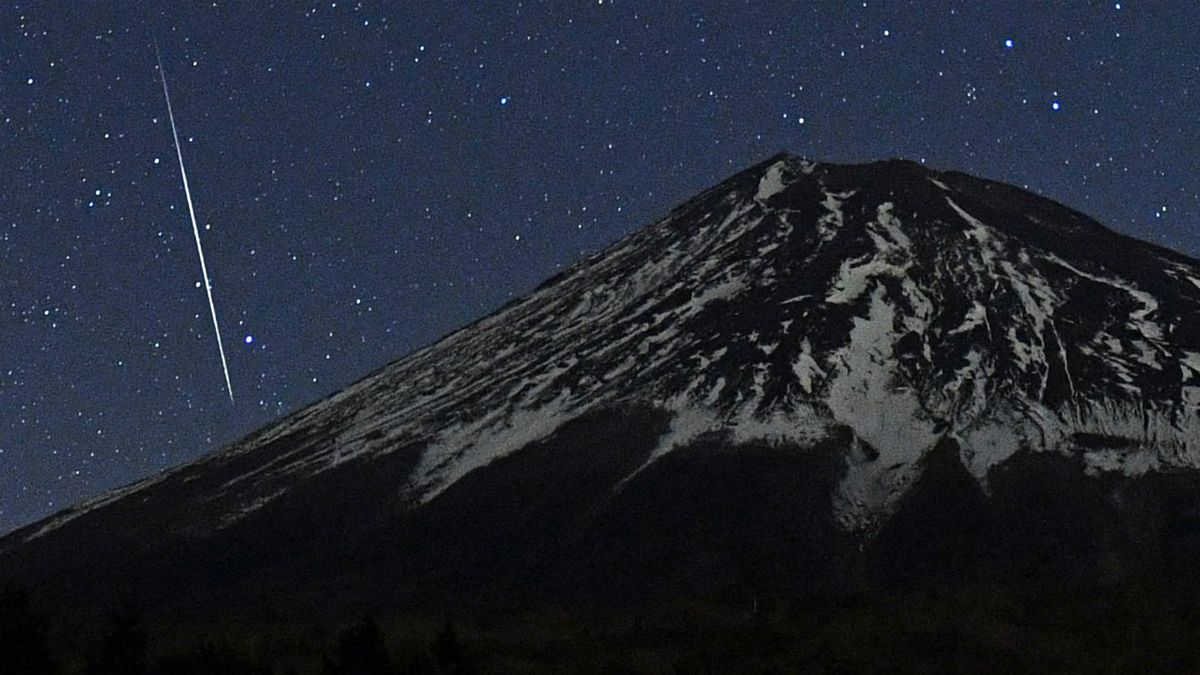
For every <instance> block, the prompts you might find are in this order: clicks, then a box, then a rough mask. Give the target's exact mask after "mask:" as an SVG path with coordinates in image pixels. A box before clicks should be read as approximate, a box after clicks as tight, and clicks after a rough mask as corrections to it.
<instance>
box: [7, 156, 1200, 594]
mask: <svg viewBox="0 0 1200 675" xmlns="http://www.w3.org/2000/svg"><path fill="white" fill-rule="evenodd" d="M1198 466H1200V263H1198V262H1197V261H1195V260H1192V259H1190V258H1187V257H1185V256H1182V255H1179V254H1176V253H1173V252H1171V251H1168V250H1165V249H1162V248H1159V247H1156V246H1153V245H1150V244H1147V243H1144V242H1140V241H1137V240H1134V239H1131V238H1128V237H1125V236H1122V235H1119V234H1116V233H1114V232H1112V231H1110V230H1108V229H1106V228H1104V227H1103V226H1101V225H1099V224H1097V223H1096V222H1095V221H1093V220H1091V219H1089V218H1088V217H1086V216H1083V215H1081V214H1079V213H1076V212H1074V211H1071V210H1070V209H1068V208H1065V207H1063V206H1061V205H1059V204H1057V203H1054V202H1052V201H1050V200H1047V199H1044V198H1041V197H1038V196H1035V195H1033V194H1030V193H1028V192H1026V191H1023V190H1020V189H1017V188H1014V187H1012V186H1008V185H1003V184H1000V183H995V182H990V181H986V180H982V179H979V178H975V177H972V176H968V175H964V174H961V173H955V172H943V171H935V170H931V169H928V168H926V167H924V166H921V165H918V164H915V163H912V162H907V161H884V162H876V163H871V164H863V165H834V164H824V163H816V162H811V161H806V160H803V159H799V158H796V157H792V156H789V155H778V156H776V157H773V158H771V159H769V160H768V161H766V162H764V163H761V164H758V165H756V166H754V167H751V168H750V169H747V170H746V171H743V172H741V173H739V174H737V175H735V176H733V177H731V178H729V179H728V180H726V181H724V182H722V183H720V184H719V185H717V186H715V187H713V188H710V189H708V190H706V191H704V192H703V193H701V194H699V195H697V196H696V197H695V198H693V199H691V200H689V201H688V202H686V203H684V204H682V205H681V206H679V207H677V208H675V209H674V210H672V211H671V212H670V213H669V214H668V215H667V216H666V217H665V218H663V219H662V220H659V221H658V222H656V223H653V224H651V225H649V226H647V227H645V228H643V229H641V230H639V231H637V232H635V233H634V234H632V235H630V236H628V237H626V238H624V239H622V240H621V241H619V242H617V243H616V244H614V245H613V246H611V247H609V248H608V249H607V250H605V251H603V252H601V253H599V254H597V255H594V256H592V257H590V258H588V259H586V260H584V261H582V262H580V263H578V264H576V265H574V266H573V267H572V268H570V269H569V270H567V271H565V272H563V273H561V274H559V275H557V276H556V277H554V278H552V279H550V280H548V281H546V282H545V283H544V284H542V285H541V286H539V287H538V288H537V289H535V290H534V291H533V292H531V293H529V294H528V295H526V296H525V297H523V298H521V299H520V300H518V301H515V302H513V303H510V304H509V305H507V306H505V307H503V308H501V309H500V310H499V311H497V312H495V313H494V314H492V315H490V316H488V317H486V318H484V319H482V320H480V321H478V322H476V323H474V324H471V325H469V326H467V327H465V328H463V329H461V330H459V331H457V332H454V333H452V334H450V335H448V336H447V337H445V338H443V339H442V340H440V341H438V342H437V343H435V344H433V345H431V346H429V347H426V348H424V349H421V350H419V351H417V352H415V353H413V354H410V355H409V356H406V357H404V358H402V359H400V360H399V361H396V362H394V363H392V364H390V365H388V366H386V367H384V368H382V369H380V370H379V371H376V372H375V373H372V374H371V375H369V376H367V377H366V378H364V379H363V380H361V381H359V382H358V383H356V384H354V385H352V386H350V387H347V388H346V389H344V390H342V391H340V392H338V393H336V394H335V395H333V396H331V397H329V398H328V399H326V400H323V401H321V402H319V403H316V404H315V405H312V406H310V407H308V408H306V409H304V410H301V411H300V412H298V413H296V414H293V415H291V416H289V417H287V418H285V419H283V420H281V421H279V422H278V423H275V424H273V425H271V426H269V427H266V428H264V429H262V430H261V431H259V432H256V433H254V434H252V435H250V436H249V437H247V438H245V439H244V440H242V441H240V442H238V443H235V444H233V445H231V446H229V447H227V448H225V449H224V450H222V451H219V452H216V453H214V454H212V455H210V456H207V457H205V458H203V459H201V460H199V461H197V462H195V463H192V464H189V465H186V466H183V467H180V468H178V469H175V470H172V471H168V472H166V473H163V474H160V475H158V476H155V477H153V478H150V479H148V480H145V481H142V482H141V483H137V484H135V485H132V486H130V487H128V488H124V489H121V490H118V491H115V492H113V493H110V494H108V495H104V496H102V497H100V498H99V499H96V500H93V501H91V502H88V503H84V504H80V505H78V506H76V507H74V508H72V509H69V510H67V511H64V512H62V513H59V514H57V515H56V516H54V517H52V518H49V519H47V520H45V521H43V522H41V523H37V524H35V525H32V526H30V527H27V528H25V529H23V530H20V531H17V532H15V533H13V534H11V535H10V536H8V537H7V538H5V539H3V540H0V576H2V575H4V574H6V573H9V574H12V575H15V576H18V577H23V578H30V579H32V580H34V581H35V582H36V581H38V580H41V581H49V580H52V579H57V580H61V579H68V580H69V582H66V583H65V587H69V588H73V589H76V590H78V589H80V588H85V587H86V588H98V587H103V588H106V589H111V592H112V593H113V594H114V595H116V594H120V593H122V592H128V590H129V589H137V591H136V592H137V593H139V594H141V595H142V596H144V597H150V598H154V599H158V600H162V601H164V602H166V601H170V602H180V603H185V602H188V601H189V600H188V598H189V597H192V596H196V597H199V596H200V595H202V594H203V593H208V594H210V595H211V592H212V589H219V592H227V593H233V590H234V589H251V588H252V589H255V591H254V593H255V597H258V598H267V599H268V600H267V601H269V602H274V601H276V600H278V599H279V598H281V597H284V596H289V595H304V596H305V597H306V598H323V597H331V596H337V597H339V598H341V597H346V596H347V595H355V594H357V596H359V597H378V594H380V593H385V594H389V595H390V596H394V597H397V598H415V597H430V594H433V595H437V594H439V593H441V594H454V593H469V592H471V593H473V592H478V593H484V594H491V595H492V596H496V597H500V596H505V595H512V594H517V593H518V592H520V593H533V594H539V593H549V592H554V593H561V592H570V593H585V594H586V593H597V594H608V593H612V592H618V593H619V592H633V591H636V592H639V593H641V592H686V591H692V590H704V591H707V590H719V589H720V588H722V587H726V586H746V587H757V586H759V585H763V584H765V585H778V586H781V587H787V588H791V589H800V590H819V591H830V590H837V589H839V588H846V587H850V586H855V585H858V586H861V585H862V584H864V583H865V584H868V585H869V584H872V583H876V582H879V583H883V582H886V581H887V580H889V579H892V580H895V579H909V578H921V579H924V578H936V579H944V578H947V577H950V578H959V577H961V576H962V575H971V574H984V573H1003V574H1007V575H1013V576H1018V577H1020V576H1022V575H1024V576H1036V575H1046V576H1047V578H1054V579H1060V578H1064V577H1070V578H1075V579H1090V578H1095V577H1098V576H1101V575H1104V574H1124V573H1127V572H1129V571H1130V570H1136V571H1138V572H1139V573H1140V572H1149V573H1160V572H1161V573H1167V572H1165V571H1169V570H1171V569H1176V568H1177V567H1178V566H1179V565H1182V564H1183V562H1182V561H1183V560H1184V559H1185V558H1188V557H1192V558H1194V555H1195V554H1196V552H1198V551H1200V527H1197V524H1200V516H1198V515H1197V514H1200V490H1197V489H1196V486H1197V485H1200V483H1198V482H1197V481H1196V475H1197V474H1196V470H1197V467H1198ZM1135 530H1136V531H1137V532H1138V533H1137V534H1132V532H1134V531H1135ZM101 561H104V562H103V563H102V562H101ZM1164 570H1165V571H1164ZM55 583H62V582H60V581H56V582H55ZM298 587H299V588H303V589H304V590H303V591H302V592H297V591H295V590H294V589H295V588H298ZM197 589H204V590H203V593H202V592H201V590H197ZM206 597H209V596H206Z"/></svg>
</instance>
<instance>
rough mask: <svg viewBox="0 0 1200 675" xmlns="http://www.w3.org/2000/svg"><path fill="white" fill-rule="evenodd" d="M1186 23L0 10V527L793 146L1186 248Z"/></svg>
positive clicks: (81, 494)
mask: <svg viewBox="0 0 1200 675" xmlns="http://www.w3.org/2000/svg"><path fill="white" fill-rule="evenodd" d="M1196 26H1200V3H1196V2H1194V1H1193V0H1156V1H1155V2H1144V3H1143V2H1140V1H1138V0H1128V1H1122V2H1120V3H1116V2H1112V1H1108V2H1084V1H1074V2H1069V3H1032V2H1030V3H1024V2H1000V1H997V2H975V1H971V2H960V1H945V0H920V1H918V2H884V1H882V0H870V1H868V2H834V1H833V0H827V1H821V2H765V1H762V2H739V1H734V0H719V1H715V2H666V1H663V2H658V1H650V2H636V1H633V0H590V1H588V2H582V1H581V2H573V1H570V0H554V1H550V2H531V1H526V2H509V1H507V0H488V1H487V2H478V3H470V2H464V3H443V2H425V1H416V2H372V1H366V0H364V1H362V2H354V1H349V2H347V1H345V0H339V1H338V2H328V1H325V2H265V1H260V0H256V1H255V2H234V1H233V0H219V1H217V2H211V1H208V2H191V1H182V0H181V1H178V2H176V1H174V0H172V1H171V2H126V1H121V2H101V1H94V2H76V1H74V0H69V1H67V0H60V1H53V0H47V1H42V2H19V3H15V4H13V3H11V2H10V3H8V4H5V5H3V6H2V7H0V532H2V531H7V530H10V529H12V528H14V527H16V526H19V525H21V524H23V523H27V522H30V521H32V520H34V519H36V518H39V517H42V516H45V515H48V514H50V513H52V512H54V511H56V510H58V509H61V508H64V507H66V506H68V505H70V504H71V503H73V502H75V501H78V500H80V499H83V498H86V497H89V496H93V495H96V494H98V493H100V492H102V491H104V490H106V489H110V488H113V487H116V486H119V485H122V484H126V483H129V482H131V481H134V480H136V479H138V478H141V477H143V476H146V475H149V474H152V473H154V472H157V471H160V470H163V469H165V468H167V467H170V466H173V465H177V464H180V463H183V462H187V461H189V460H192V459H195V458H196V457H198V456H199V455H201V454H203V453H206V452H209V451H212V450H214V449H217V448H219V447H221V446H222V445H224V444H226V443H228V442H231V441H233V440H236V439H237V438H238V437H240V436H242V435H244V434H245V433H247V432H249V431H252V430H253V429H255V428H257V427H259V426H262V425H264V424H266V423H268V422H270V421H271V420H273V419H276V418H278V417H280V416H281V415H284V414H286V413H288V412H290V411H293V410H296V409H297V408H299V407H301V406H303V405H305V404H306V403H309V402H312V401H315V400H317V399H320V398H322V397H324V396H326V395H328V394H329V393H331V392H333V391H335V390H336V389H338V388H339V387H341V386H344V385H346V384H349V383H351V382H353V381H355V380H357V379H358V378H360V377H361V376H362V375H364V374H366V373H367V372H368V371H370V370H373V369H375V368H377V367H379V366H381V365H383V364H385V363H387V362H389V361H392V360H394V359H396V358H398V357H401V356H403V355H404V354H406V353H408V352H410V351H412V350H413V349H415V348H417V347H419V346H422V345H424V344H427V343H429V342H431V341H433V340H435V339H437V338H438V337H439V336H441V335H443V334H445V333H446V332H448V331H449V330H451V329H453V328H455V327H457V326H460V325H462V324H464V323H466V322H468V321H470V320H472V319H474V318H478V317H480V316H482V315H484V314H486V313H488V312H489V311H490V310H492V309H495V308H496V307H498V306H500V305H501V304H503V303H504V302H506V301H507V300H509V299H511V298H512V297H513V296H514V295H519V294H521V293H522V292H524V291H526V290H529V289H530V288H531V287H532V286H534V285H536V283H537V282H538V281H540V280H541V279H543V278H545V277H547V276H549V275H551V274H553V273H554V272H555V271H556V270H558V269H559V268H561V267H563V266H566V265H569V264H571V263H572V262H573V261H575V260H577V259H579V258H580V257H581V256H583V255H585V254H587V253H590V252H593V251H596V250H599V249H600V248H602V247H604V246H605V245H607V244H608V243H610V242H612V241H614V240H615V239H617V238H619V237H621V236H623V235H625V234H628V233H630V232H631V231H633V230H635V229H636V228H638V227H639V226H641V225H643V224H645V223H647V222H649V221H651V220H653V219H655V218H656V217H658V216H661V215H663V214H665V213H666V212H667V211H668V210H669V209H670V208H671V207H672V206H673V205H675V204H677V203H679V202H681V201H683V200H685V199H687V198H688V197H689V196H691V195H692V194H694V193H696V192H698V191H699V190H701V189H703V188H704V187H706V186H708V185H711V184H713V183H715V182H717V181H719V180H721V179H722V178H724V177H726V176H727V175H729V174H731V173H733V172H734V171H736V170H738V169H740V168H743V167H745V166H747V165H749V164H751V163H754V162H756V161H760V160H762V159H764V158H766V157H767V156H769V155H771V154H774V153H775V152H777V151H780V150H789V151H791V152H793V153H796V154H799V155H803V156H807V157H811V158H814V159H818V160H825V161H834V162H856V161H867V160H872V159H880V158H886V157H905V158H909V159H914V160H917V161H922V162H926V163H928V164H929V165H932V166H936V167H939V168H954V169H959V170H964V171H968V172H971V173H975V174H978V175H982V176H985V177H988V178H994V179H999V180H1004V181H1008V182H1012V183H1016V184H1018V185H1025V186H1028V187H1029V188H1030V189H1033V190H1035V191H1037V192H1039V193H1041V194H1045V195H1047V196H1050V197H1052V198H1055V199H1057V200H1059V201H1062V202H1064V203H1066V204H1068V205H1070V206H1073V207H1075V208H1077V209H1080V210H1082V211H1084V212H1086V213H1088V214H1090V215H1092V216H1093V217H1095V218H1097V219H1098V220H1100V221H1101V222H1104V223H1106V224H1108V225H1109V226H1111V227H1113V228H1115V229H1117V230H1120V231H1122V232H1125V233H1128V234H1131V235H1133V236H1136V237H1139V238H1142V239H1147V240H1150V241H1153V242H1156V243H1159V244H1163V245H1166V246H1169V247H1172V248H1175V249H1178V250H1181V251H1183V252H1185V253H1188V254H1191V255H1200V228H1197V227H1196V225H1197V221H1198V217H1200V161H1198V160H1197V159H1196V151H1197V149H1200V143H1198V140H1200V138H1198V134H1200V131H1198V129H1200V125H1197V123H1196V115H1197V109H1198V104H1200V92H1198V91H1196V88H1197V87H1198V86H1200V84H1198V82H1200V48H1198V47H1197V46H1196V42H1195V35H1194V28H1195V27H1196ZM155 39H157V41H158V43H159V45H160V47H161V53H162V59H163V64H164V67H165V69H166V72H167V78H168V83H169V85H170V89H171V98H172V104H173V106H174V112H175V117H176V122H177V124H178V127H179V135H180V142H181V145H182V151H183V154H184V162H185V165H186V168H187V173H188V178H189V180H190V183H191V191H192V196H193V199H194V202H195V208H196V215H197V220H198V223H199V227H200V229H201V236H202V239H203V243H204V253H205V257H206V261H207V264H208V269H209V273H210V276H211V280H212V291H213V295H214V302H215V305H216V310H217V314H218V316H219V318H220V322H221V329H222V334H223V337H224V341H225V350H226V352H227V356H228V365H229V373H230V378H231V380H232V389H233V394H234V397H235V402H234V403H232V404H231V403H230V400H229V398H228V396H227V393H226V391H225V381H224V376H223V374H222V369H221V363H220V359H219V356H218V353H217V348H216V343H215V340H214V335H213V328H212V323H211V319H210V317H209V307H208V302H207V299H206V297H205V292H204V288H203V286H202V277H201V274H200V267H199V261H198V257H197V251H196V247H195V242H194V240H193V234H192V226H191V223H190V221H189V220H188V216H187V203H186V201H185V198H184V192H183V189H182V185H181V182H180V175H179V167H178V163H177V160H176V158H175V149H174V146H173V144H172V137H171V129H170V122H169V119H168V117H167V109H166V105H165V102H164V99H163V94H162V89H161V84H160V82H159V80H158V70H157V66H156V62H155V51H154V40H155Z"/></svg>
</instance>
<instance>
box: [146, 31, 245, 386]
mask: <svg viewBox="0 0 1200 675" xmlns="http://www.w3.org/2000/svg"><path fill="white" fill-rule="evenodd" d="M154 56H155V57H156V58H157V59H158V76H159V79H161V80H162V86H163V98H165V99H167V117H169V118H171V136H172V138H174V139H175V154H176V156H178V157H179V175H180V177H182V178H183V194H184V196H185V197H187V206H188V215H189V216H190V217H191V219H192V234H193V235H195V237H196V253H197V254H199V256H200V272H201V273H202V274H203V275H204V292H205V293H207V294H208V310H209V312H210V313H211V314H212V324H213V333H215V334H216V336H217V351H219V352H220V353H221V370H223V371H225V390H226V391H228V392H229V402H230V403H233V385H231V384H230V383H229V364H228V363H226V361H225V345H224V344H223V343H222V342H221V326H220V325H218V324H217V306H216V304H214V303H213V294H212V283H211V282H210V281H209V280H208V266H207V265H205V264H204V247H203V246H201V245H200V227H199V226H198V225H196V209H195V208H194V207H193V206H192V190H191V188H189V187H188V179H187V169H185V168H183V149H182V148H180V146H179V132H178V131H177V130H176V128H175V113H174V111H172V110H171V94H170V93H169V92H167V71H166V70H165V69H163V63H162V53H160V52H159V50H158V41H157V40H155V41H154Z"/></svg>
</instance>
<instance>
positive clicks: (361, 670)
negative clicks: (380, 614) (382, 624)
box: [325, 617, 395, 675]
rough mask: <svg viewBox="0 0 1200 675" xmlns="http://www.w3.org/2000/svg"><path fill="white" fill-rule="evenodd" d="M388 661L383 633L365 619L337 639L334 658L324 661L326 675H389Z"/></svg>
mask: <svg viewBox="0 0 1200 675" xmlns="http://www.w3.org/2000/svg"><path fill="white" fill-rule="evenodd" d="M394 672H395V670H394V669H393V668H392V661H391V658H390V657H389V656H388V651H387V646H386V645H385V644H384V643H383V632H382V631H380V630H379V624H377V623H375V619H374V618H373V617H366V618H364V619H362V620H361V621H359V622H358V623H357V624H355V625H353V626H350V627H349V628H347V629H345V630H343V631H342V632H341V634H340V635H339V636H338V645H337V658H336V660H335V661H329V660H328V659H327V660H326V661H325V673H326V674H327V675H390V674H391V673H394Z"/></svg>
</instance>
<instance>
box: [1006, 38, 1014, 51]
mask: <svg viewBox="0 0 1200 675" xmlns="http://www.w3.org/2000/svg"><path fill="white" fill-rule="evenodd" d="M1004 46H1005V47H1007V48H1008V49H1012V48H1013V41H1012V38H1009V39H1007V40H1005V41H1004Z"/></svg>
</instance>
